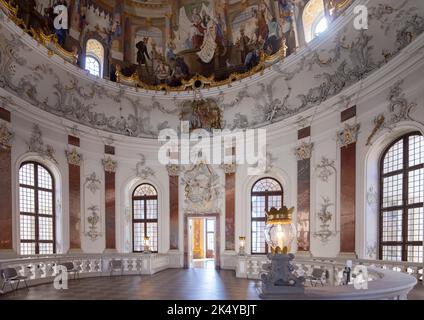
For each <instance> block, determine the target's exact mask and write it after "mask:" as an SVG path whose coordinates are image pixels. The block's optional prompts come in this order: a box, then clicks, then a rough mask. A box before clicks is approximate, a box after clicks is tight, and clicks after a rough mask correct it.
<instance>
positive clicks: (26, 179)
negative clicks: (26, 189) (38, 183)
mask: <svg viewBox="0 0 424 320" xmlns="http://www.w3.org/2000/svg"><path fill="white" fill-rule="evenodd" d="M19 183H20V184H25V185H29V186H34V164H33V163H28V164H26V165H23V166H22V167H21V168H20V169H19Z"/></svg>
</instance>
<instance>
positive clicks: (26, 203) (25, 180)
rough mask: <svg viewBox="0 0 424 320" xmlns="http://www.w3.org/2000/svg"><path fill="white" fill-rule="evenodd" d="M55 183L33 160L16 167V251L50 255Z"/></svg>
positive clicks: (52, 237) (44, 168)
mask: <svg viewBox="0 0 424 320" xmlns="http://www.w3.org/2000/svg"><path fill="white" fill-rule="evenodd" d="M54 190H55V186H54V179H53V176H52V174H51V172H50V171H49V170H48V169H47V168H46V167H44V166H43V165H41V164H39V163H37V162H24V163H23V164H22V165H21V167H20V169H19V211H20V222H19V230H20V254H21V255H32V254H53V253H55V252H56V240H55V239H56V237H55V210H54V208H55V207H54V203H55V194H54Z"/></svg>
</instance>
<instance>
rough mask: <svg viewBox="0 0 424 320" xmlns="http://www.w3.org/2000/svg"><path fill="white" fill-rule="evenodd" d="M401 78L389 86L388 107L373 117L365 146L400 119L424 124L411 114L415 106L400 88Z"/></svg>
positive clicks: (390, 128) (391, 127)
mask: <svg viewBox="0 0 424 320" xmlns="http://www.w3.org/2000/svg"><path fill="white" fill-rule="evenodd" d="M402 84H403V80H399V81H397V82H396V83H395V84H394V85H393V86H392V87H391V88H390V92H389V96H388V100H389V107H388V113H387V114H379V115H378V116H377V117H375V119H374V128H373V130H372V132H371V134H370V135H369V137H368V139H367V143H366V145H367V146H370V145H371V144H372V139H373V138H374V136H375V135H376V134H377V133H378V132H380V131H381V130H384V129H386V130H389V131H391V130H393V129H394V128H395V127H396V125H397V124H398V123H399V122H401V121H413V122H417V123H419V124H421V125H424V122H423V121H420V120H419V119H417V118H416V117H413V116H412V113H413V111H414V110H415V108H416V107H417V104H416V103H415V102H410V101H409V100H408V99H407V98H406V97H405V93H404V92H403V89H402Z"/></svg>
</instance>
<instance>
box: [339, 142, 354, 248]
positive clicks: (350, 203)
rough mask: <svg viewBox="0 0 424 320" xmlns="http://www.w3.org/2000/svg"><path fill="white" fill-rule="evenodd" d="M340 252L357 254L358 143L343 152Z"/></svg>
mask: <svg viewBox="0 0 424 320" xmlns="http://www.w3.org/2000/svg"><path fill="white" fill-rule="evenodd" d="M340 152H341V175H340V251H341V253H342V254H354V253H355V195H356V143H351V144H349V145H348V146H346V147H342V148H341V150H340Z"/></svg>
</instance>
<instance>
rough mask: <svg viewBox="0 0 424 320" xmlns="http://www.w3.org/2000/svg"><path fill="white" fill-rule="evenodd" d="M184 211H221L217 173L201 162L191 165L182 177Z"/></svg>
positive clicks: (200, 212) (203, 212)
mask: <svg viewBox="0 0 424 320" xmlns="http://www.w3.org/2000/svg"><path fill="white" fill-rule="evenodd" d="M182 184H183V185H184V192H185V201H184V203H185V209H184V212H185V213H197V214H205V213H221V202H222V199H221V198H222V188H223V187H222V186H221V185H220V179H219V176H218V174H216V173H215V171H214V170H213V169H212V167H211V166H210V165H208V164H205V163H203V162H201V163H199V164H195V165H193V166H192V167H191V168H190V169H189V170H187V171H186V172H185V173H184V177H183V179H182Z"/></svg>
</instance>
